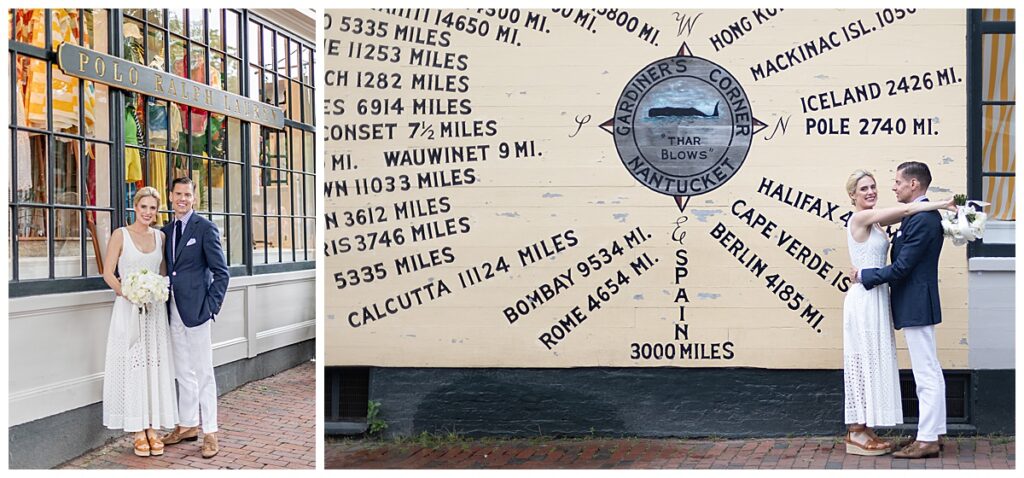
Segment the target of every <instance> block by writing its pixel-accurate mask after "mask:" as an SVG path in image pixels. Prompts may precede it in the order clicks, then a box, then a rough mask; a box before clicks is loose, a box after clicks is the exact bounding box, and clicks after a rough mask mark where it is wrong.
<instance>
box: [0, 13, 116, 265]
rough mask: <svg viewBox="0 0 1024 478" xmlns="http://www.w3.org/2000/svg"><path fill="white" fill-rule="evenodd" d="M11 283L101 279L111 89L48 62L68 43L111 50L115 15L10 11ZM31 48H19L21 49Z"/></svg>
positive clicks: (108, 207)
mask: <svg viewBox="0 0 1024 478" xmlns="http://www.w3.org/2000/svg"><path fill="white" fill-rule="evenodd" d="M8 15H9V17H10V18H9V19H10V21H11V22H12V23H13V24H14V29H13V35H12V38H11V40H12V41H11V42H9V45H11V46H12V47H11V48H10V50H9V54H10V61H11V63H10V64H11V68H12V69H14V70H15V77H16V80H17V81H16V82H15V83H14V84H13V85H11V86H12V91H11V99H12V100H13V101H14V103H15V105H14V107H13V108H12V110H14V111H13V113H14V115H15V118H13V121H12V122H11V123H12V124H11V128H10V132H9V134H10V135H11V140H12V149H13V150H14V154H13V158H12V160H11V161H10V166H9V167H10V173H11V174H10V178H11V183H10V189H9V191H10V193H9V195H8V202H9V212H10V217H11V229H10V231H11V241H10V250H9V251H8V258H9V259H8V260H9V266H10V270H11V272H10V276H9V279H10V280H15V281H25V280H33V279H54V278H74V277H80V278H84V277H89V276H98V275H99V274H100V269H101V267H102V265H101V258H102V251H103V248H105V247H106V242H107V239H108V238H109V237H110V231H111V222H110V221H111V211H112V209H111V203H110V184H109V183H110V164H111V161H110V153H111V143H110V129H111V121H110V116H111V109H110V108H111V105H110V98H111V95H110V90H109V88H107V87H106V86H105V85H98V84H95V83H93V82H91V81H85V80H81V79H78V78H74V77H70V76H67V75H65V74H64V73H63V72H62V71H61V70H60V68H58V67H57V66H56V65H54V64H53V63H51V62H49V61H48V60H47V57H48V55H47V54H46V53H45V51H42V49H43V48H46V47H47V45H46V44H45V42H46V38H47V37H49V38H51V43H50V45H49V49H51V50H56V49H57V47H59V46H60V44H61V43H64V42H67V43H72V44H76V45H81V46H85V47H87V48H91V49H94V50H97V51H102V52H106V51H108V50H109V45H108V41H107V40H108V28H109V12H108V11H107V10H75V9H53V10H11V11H9V13H8ZM19 45H20V46H22V47H16V46H19Z"/></svg>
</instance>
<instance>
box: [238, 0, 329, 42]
mask: <svg viewBox="0 0 1024 478" xmlns="http://www.w3.org/2000/svg"><path fill="white" fill-rule="evenodd" d="M252 11H253V12H255V13H256V14H257V15H259V16H261V17H263V18H265V19H267V20H268V21H270V22H271V23H273V24H276V25H277V26H279V27H281V28H283V29H284V30H286V31H287V32H289V33H294V34H295V35H298V36H299V37H301V38H302V39H304V40H306V41H308V42H310V43H313V44H316V10H312V9H294V10H293V9H283V8H256V9H253V10H252Z"/></svg>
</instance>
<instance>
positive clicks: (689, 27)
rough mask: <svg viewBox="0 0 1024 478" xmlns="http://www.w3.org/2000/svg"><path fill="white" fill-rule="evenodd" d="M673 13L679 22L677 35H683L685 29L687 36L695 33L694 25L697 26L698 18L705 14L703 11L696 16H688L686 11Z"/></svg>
mask: <svg viewBox="0 0 1024 478" xmlns="http://www.w3.org/2000/svg"><path fill="white" fill-rule="evenodd" d="M673 14H674V15H675V17H676V21H677V22H679V33H677V34H676V36H683V32H684V31H685V32H686V37H687V38H689V37H690V35H691V34H693V27H695V26H697V19H699V18H700V16H701V15H703V13H698V14H697V16H695V17H688V16H686V14H685V13H679V12H673Z"/></svg>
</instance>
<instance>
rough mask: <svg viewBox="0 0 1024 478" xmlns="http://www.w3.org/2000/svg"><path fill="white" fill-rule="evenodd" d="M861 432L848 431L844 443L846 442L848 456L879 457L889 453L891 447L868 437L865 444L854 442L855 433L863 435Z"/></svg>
mask: <svg viewBox="0 0 1024 478" xmlns="http://www.w3.org/2000/svg"><path fill="white" fill-rule="evenodd" d="M862 432H864V430H863V429H861V430H847V432H846V437H845V438H843V441H844V442H846V453H847V454H848V455H860V456H879V455H884V454H886V453H889V451H890V450H891V448H890V447H888V446H886V445H885V443H884V442H882V441H880V440H878V439H876V438H872V437H871V436H870V435H869V436H868V439H867V441H865V442H863V443H857V442H855V441H853V434H854V433H862ZM865 434H866V433H865Z"/></svg>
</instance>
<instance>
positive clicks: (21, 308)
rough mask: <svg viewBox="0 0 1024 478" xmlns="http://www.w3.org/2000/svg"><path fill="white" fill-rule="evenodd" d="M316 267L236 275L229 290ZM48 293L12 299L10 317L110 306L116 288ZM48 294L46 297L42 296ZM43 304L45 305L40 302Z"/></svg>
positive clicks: (308, 275)
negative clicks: (43, 298) (75, 308)
mask: <svg viewBox="0 0 1024 478" xmlns="http://www.w3.org/2000/svg"><path fill="white" fill-rule="evenodd" d="M315 280H316V270H315V269H309V270H302V271H293V272H281V273H277V274H258V275H251V276H240V277H232V278H231V280H230V281H229V282H228V291H229V292H233V291H237V290H241V289H242V288H244V287H248V286H251V285H254V286H264V287H269V286H274V285H278V284H285V283H289V282H303V281H311V282H312V281H315ZM57 292H58V291H54V293H53V294H45V295H30V296H26V297H15V298H12V299H10V300H9V301H8V306H9V309H8V312H9V314H10V315H9V316H8V318H9V319H15V318H23V317H28V316H33V315H41V314H45V313H50V312H55V311H57V310H59V309H65V308H69V307H88V306H103V307H109V306H110V305H111V304H112V303H113V302H114V291H112V290H91V291H85V292H70V293H63V294H61V293H57ZM41 297H45V298H46V299H45V301H44V300H40V298H41ZM41 305H43V306H44V307H43V308H40V306H41Z"/></svg>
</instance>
